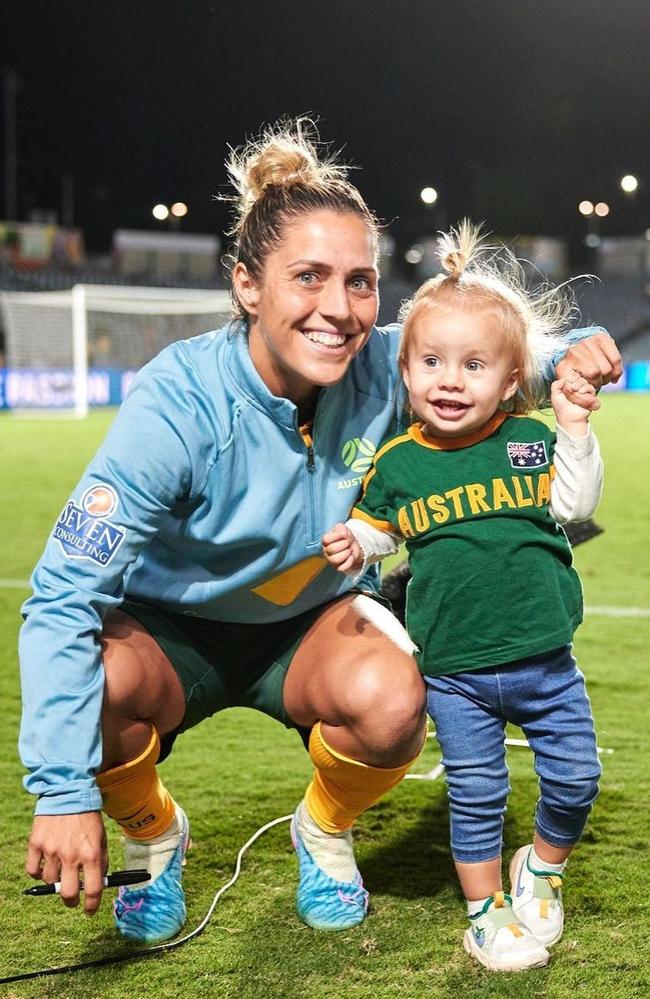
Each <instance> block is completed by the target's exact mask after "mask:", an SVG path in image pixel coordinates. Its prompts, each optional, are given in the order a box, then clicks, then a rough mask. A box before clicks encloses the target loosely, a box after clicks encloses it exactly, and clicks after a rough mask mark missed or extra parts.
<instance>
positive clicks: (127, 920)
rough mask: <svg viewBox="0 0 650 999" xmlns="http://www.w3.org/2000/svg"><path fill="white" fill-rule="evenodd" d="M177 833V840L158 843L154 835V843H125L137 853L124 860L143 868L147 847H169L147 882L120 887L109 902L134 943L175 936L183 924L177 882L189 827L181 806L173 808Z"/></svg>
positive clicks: (119, 925)
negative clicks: (163, 863) (162, 864)
mask: <svg viewBox="0 0 650 999" xmlns="http://www.w3.org/2000/svg"><path fill="white" fill-rule="evenodd" d="M176 822H177V825H178V832H175V835H174V838H175V839H177V843H176V845H175V846H174V844H173V842H172V844H169V845H168V844H161V842H160V841H161V840H162V839H163V837H158V839H157V841H156V846H155V847H153V844H152V845H148V844H145V843H141V844H140V843H136V842H135V841H134V840H131V841H129V844H128V846H129V847H133V850H132V851H129V852H134V853H135V852H137V861H136V862H135V863H134V862H133V861H134V858H133V857H131V856H129V857H128V858H127V859H128V862H130V864H131V866H134V867H136V868H137V867H146V866H148V865H147V861H146V850H147V848H149V849H152V847H153V848H155V849H158V850H159V849H160V847H161V846H163V845H164V846H167V847H168V849H171V850H172V854H171V857H170V859H169V861H168V862H167V864H166V866H165V867H164V869H163V870H162V872H161V873H160V874H159V875H158V876H157V877H156V878H155V879H154V880H153V881H151V882H149V883H147V884H144V885H142V887H139V888H129V887H126V886H122V887H121V888H120V890H119V894H118V897H117V898H116V899H115V902H114V903H113V918H114V920H115V925H116V926H117V928H118V930H119V931H120V933H121V934H122V936H123V937H125V938H126V939H127V940H134V941H136V942H138V943H161V942H162V941H163V940H169V939H171V937H175V936H176V934H177V933H178V932H179V931H180V930H181V929H182V927H183V924H184V923H185V916H186V912H185V893H184V892H183V887H182V885H181V877H182V868H183V864H184V860H185V853H186V851H187V848H188V846H189V842H190V827H189V823H188V821H187V816H186V815H185V812H184V811H183V809H182V808H179V807H178V806H177V807H176Z"/></svg>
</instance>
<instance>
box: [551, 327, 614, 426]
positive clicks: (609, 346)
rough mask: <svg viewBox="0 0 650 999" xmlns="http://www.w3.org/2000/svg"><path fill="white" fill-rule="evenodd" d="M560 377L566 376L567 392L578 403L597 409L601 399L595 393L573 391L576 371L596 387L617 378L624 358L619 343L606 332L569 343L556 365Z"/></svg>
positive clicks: (578, 386)
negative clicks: (617, 344) (570, 345)
mask: <svg viewBox="0 0 650 999" xmlns="http://www.w3.org/2000/svg"><path fill="white" fill-rule="evenodd" d="M556 371H557V375H558V378H565V379H566V387H565V394H566V395H567V397H568V398H569V399H570V400H571V401H572V402H574V403H575V404H576V405H577V406H581V407H582V408H583V409H589V410H596V409H598V408H599V406H600V403H599V402H598V400H597V399H596V397H595V395H594V396H589V395H588V394H587V393H585V392H583V391H581V390H580V385H579V384H578V385H577V388H578V391H574V384H573V383H574V377H573V376H574V375H575V373H576V372H577V373H578V374H579V375H581V376H582V377H583V378H585V379H586V380H587V381H588V382H590V384H591V385H592V386H593V387H594V388H595V389H599V388H601V386H602V385H607V384H608V383H609V382H617V381H618V380H619V378H620V377H621V375H622V374H623V362H622V359H621V355H620V353H619V350H618V347H617V346H616V344H615V343H614V341H613V340H612V338H611V336H608V335H607V333H595V334H594V335H593V336H590V337H587V339H586V340H581V341H580V342H579V343H575V344H573V346H572V347H569V349H568V350H567V352H566V354H565V355H564V357H563V358H562V360H561V361H559V362H558V364H557V366H556Z"/></svg>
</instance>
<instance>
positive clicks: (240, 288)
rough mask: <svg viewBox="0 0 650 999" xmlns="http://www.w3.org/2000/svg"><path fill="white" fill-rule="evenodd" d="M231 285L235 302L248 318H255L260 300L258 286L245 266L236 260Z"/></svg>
mask: <svg viewBox="0 0 650 999" xmlns="http://www.w3.org/2000/svg"><path fill="white" fill-rule="evenodd" d="M232 284H233V288H234V290H235V295H236V297H237V301H238V302H239V304H240V305H241V307H242V309H243V310H244V312H247V313H248V315H249V316H256V315H257V306H258V304H259V300H260V289H259V285H258V283H257V281H256V280H255V278H253V277H252V276H251V274H250V273H249V271H248V268H247V267H246V264H243V263H242V262H241V260H238V261H237V263H236V264H235V266H234V268H233V272H232Z"/></svg>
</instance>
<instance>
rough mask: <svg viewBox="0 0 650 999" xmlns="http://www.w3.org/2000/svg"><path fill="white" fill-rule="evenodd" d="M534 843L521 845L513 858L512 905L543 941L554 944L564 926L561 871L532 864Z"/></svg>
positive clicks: (514, 910)
mask: <svg viewBox="0 0 650 999" xmlns="http://www.w3.org/2000/svg"><path fill="white" fill-rule="evenodd" d="M531 849H532V847H531V845H530V844H528V846H522V847H521V849H519V850H517V852H516V853H515V855H514V857H513V858H512V860H511V862H510V885H511V888H510V891H511V892H512V909H513V912H514V913H515V914H516V915H517V917H518V919H520V920H521V922H522V923H523V924H524V926H526V927H527V928H528V929H529V930H530V932H531V933H532V934H533V936H535V937H537V939H538V940H539V941H540V943H543V944H544V945H545V946H546V947H551V946H552V945H553V944H554V943H557V942H558V940H559V939H560V937H561V936H562V930H563V929H564V906H563V904H562V875H561V874H556V873H555V872H552V871H536V870H531V868H530V867H529V856H530V851H531Z"/></svg>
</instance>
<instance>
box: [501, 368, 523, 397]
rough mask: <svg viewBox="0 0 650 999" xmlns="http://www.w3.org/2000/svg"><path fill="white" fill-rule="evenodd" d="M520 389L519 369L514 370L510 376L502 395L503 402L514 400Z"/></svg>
mask: <svg viewBox="0 0 650 999" xmlns="http://www.w3.org/2000/svg"><path fill="white" fill-rule="evenodd" d="M518 388H519V369H518V368H513V369H512V371H511V372H510V374H509V375H508V377H507V379H506V382H505V385H504V386H503V392H502V393H501V402H507V401H508V399H512V397H513V395H514V394H515V392H516V391H517V389H518Z"/></svg>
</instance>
